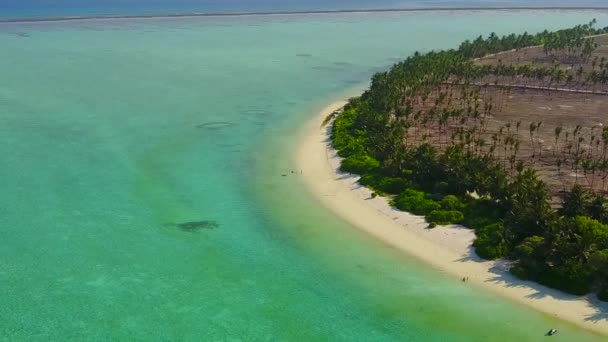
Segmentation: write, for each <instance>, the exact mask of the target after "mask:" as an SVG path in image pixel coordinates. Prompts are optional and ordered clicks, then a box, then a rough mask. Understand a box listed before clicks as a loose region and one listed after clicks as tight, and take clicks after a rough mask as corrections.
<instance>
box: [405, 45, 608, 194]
mask: <svg viewBox="0 0 608 342" xmlns="http://www.w3.org/2000/svg"><path fill="white" fill-rule="evenodd" d="M595 40H596V42H597V43H598V45H599V46H598V48H597V50H596V51H595V52H594V54H593V56H592V58H591V59H589V60H588V61H586V62H584V63H581V64H579V63H578V62H577V63H576V64H575V66H574V67H573V66H572V65H571V64H565V63H566V62H567V61H565V60H564V58H558V59H560V62H561V63H560V68H563V69H565V70H569V71H571V72H574V71H573V70H574V68H578V66H579V65H582V66H583V68H584V70H585V74H587V73H589V72H590V71H591V70H592V69H593V67H592V65H591V63H592V60H593V58H594V57H595V56H598V59H597V61H598V63H597V64H598V65H597V66H596V68H595V70H599V60H600V59H601V57H605V58H606V61H607V62H606V68H608V35H603V36H599V37H596V38H595ZM499 62H501V63H503V64H506V65H509V64H511V63H517V64H530V65H532V66H534V67H538V66H539V65H546V66H551V65H553V63H554V61H553V60H549V57H547V56H546V55H545V53H544V51H543V49H542V48H541V47H534V48H529V49H522V50H519V51H513V52H507V53H503V54H501V55H496V56H491V57H486V58H483V59H480V60H477V61H476V63H478V64H496V63H499ZM570 62H571V61H570ZM583 78H585V76H583ZM482 81H483V82H479V83H477V84H479V85H478V86H473V88H476V89H479V91H480V94H479V95H480V96H479V97H480V99H479V100H478V101H477V102H478V103H479V110H480V111H481V112H483V110H484V105H485V103H486V102H488V103H492V106H493V108H494V109H493V110H492V111H491V114H490V115H488V116H486V118H485V119H484V121H485V123H484V125H483V126H481V125H480V121H479V119H478V120H470V119H469V121H468V122H467V123H466V124H465V125H464V126H463V125H461V124H460V123H459V122H456V120H451V121H449V124H448V125H447V127H446V126H443V127H442V128H441V129H440V128H439V124H438V123H437V122H431V123H427V125H426V128H425V129H420V128H418V129H416V128H410V134H409V137H410V138H409V139H411V140H410V143H411V142H412V140H417V141H418V142H420V141H421V140H422V139H423V138H422V136H423V135H427V137H426V141H430V142H431V143H432V144H433V145H435V146H438V147H440V148H444V147H445V146H447V145H448V144H449V142H450V137H451V135H452V134H453V133H454V132H455V131H456V129H457V128H458V127H468V128H470V127H473V126H478V127H483V132H482V133H479V134H478V135H477V138H481V139H483V140H484V141H485V146H484V147H482V148H480V149H481V150H482V151H484V152H488V151H489V149H490V145H491V144H492V141H493V136H494V135H496V136H498V140H499V141H503V142H504V141H505V139H506V137H507V136H511V137H513V138H514V139H515V140H518V141H519V148H518V152H517V153H513V151H514V147H513V145H509V146H506V151H505V145H504V144H501V143H500V142H499V143H498V144H497V147H496V149H495V150H494V153H493V154H494V156H495V157H496V158H498V159H499V160H501V161H502V162H503V163H504V164H505V166H506V168H507V169H508V170H511V171H510V172H512V173H515V165H516V162H515V163H511V162H509V157H510V156H512V155H515V160H516V161H522V162H524V164H525V165H528V166H531V167H533V168H534V169H535V170H537V171H538V173H539V175H540V176H541V177H542V178H543V179H544V180H545V181H546V182H547V184H548V185H549V187H550V191H551V193H552V196H553V203H554V204H558V203H559V196H560V194H561V193H562V192H563V191H564V190H569V189H570V188H571V187H572V186H573V185H574V184H580V185H582V186H584V187H587V188H590V189H593V190H594V191H597V192H604V193H606V192H607V185H608V170H603V171H601V170H595V171H588V172H585V171H584V170H583V168H582V167H581V164H578V165H575V160H576V159H577V158H578V159H581V160H582V159H592V160H595V161H597V162H601V161H602V160H606V159H608V158H607V157H608V155H606V150H605V145H604V144H603V143H600V141H601V138H602V137H601V136H602V129H603V127H604V126H605V125H608V95H595V94H580V93H574V92H569V91H568V90H567V89H571V90H572V89H577V90H581V89H586V90H593V91H608V86H607V85H591V84H585V83H584V82H583V81H581V82H577V80H573V81H572V82H570V83H566V82H564V83H561V84H548V82H547V81H543V82H540V81H536V80H523V79H517V80H513V79H510V80H507V79H505V78H497V77H493V78H492V77H489V78H487V79H484V80H482ZM485 83H491V84H496V83H497V84H499V85H504V86H482V85H481V84H485ZM522 83H523V84H526V85H531V86H544V87H548V86H550V87H556V88H560V89H563V91H555V90H539V89H522V88H516V87H509V86H508V85H515V84H518V85H520V84H522ZM462 88H463V87H462V86H461V85H444V86H443V88H442V91H443V92H446V91H447V92H451V93H452V94H453V98H454V99H460V98H461V97H462ZM470 89H471V88H469V90H470ZM435 99H436V95H435V96H434V95H431V97H430V98H429V99H428V100H427V101H425V104H424V105H420V104H418V105H416V106H415V110H428V109H430V108H431V107H432V104H433V103H434V100H435ZM466 107H467V105H465V104H464V103H463V102H460V101H454V103H453V104H452V105H451V107H450V108H462V109H465V108H466ZM437 120H438V119H437ZM517 122H520V124H519V129H517V128H516V126H517ZM538 122H542V124H541V126H540V129H538V130H536V131H534V132H533V133H532V134H530V123H536V124H538ZM509 125H510V127H509ZM577 125H580V126H581V128H580V129H579V132H580V133H579V134H578V135H577V136H576V139H575V138H574V131H575V128H576V126H577ZM558 126H559V127H562V132H561V134H560V135H559V137H558V139H557V140H556V133H555V128H556V127H558ZM501 129H502V133H499V132H501ZM496 136H495V138H496ZM581 137H582V139H583V140H582V141H579V138H581ZM456 140H458V138H456ZM592 141H593V143H591V142H592ZM577 148H578V151H579V154H578V157H577V153H576V151H577ZM558 161H559V162H558ZM558 164H560V166H559V167H558Z"/></svg>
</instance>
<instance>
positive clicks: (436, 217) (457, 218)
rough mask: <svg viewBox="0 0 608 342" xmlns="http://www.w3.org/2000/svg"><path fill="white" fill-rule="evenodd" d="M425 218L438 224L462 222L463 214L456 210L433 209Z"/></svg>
mask: <svg viewBox="0 0 608 342" xmlns="http://www.w3.org/2000/svg"><path fill="white" fill-rule="evenodd" d="M426 220H427V221H428V222H430V223H434V224H436V225H439V226H443V225H448V224H453V223H462V221H463V220H464V214H463V213H462V212H461V211H458V210H433V211H431V212H430V213H429V214H428V215H427V216H426Z"/></svg>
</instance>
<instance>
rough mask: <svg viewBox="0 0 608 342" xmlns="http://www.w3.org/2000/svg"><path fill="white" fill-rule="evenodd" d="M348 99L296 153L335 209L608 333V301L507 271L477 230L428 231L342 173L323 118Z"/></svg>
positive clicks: (493, 286) (510, 293)
mask: <svg viewBox="0 0 608 342" xmlns="http://www.w3.org/2000/svg"><path fill="white" fill-rule="evenodd" d="M345 103H346V101H344V100H342V101H338V102H335V103H333V104H331V105H329V106H327V107H326V108H324V109H323V110H321V112H320V113H319V114H318V115H317V116H316V117H315V118H314V119H313V120H311V121H310V122H309V123H307V124H306V126H305V128H304V131H303V135H302V136H301V141H300V143H299V145H298V147H297V151H296V162H297V164H298V168H299V169H301V170H303V177H304V182H305V183H306V184H307V186H308V187H309V189H310V190H311V192H312V193H313V194H314V195H315V196H316V197H317V198H318V199H319V201H321V202H322V203H323V204H324V205H325V206H327V207H328V208H329V209H330V210H332V211H333V212H334V213H336V214H337V215H339V216H340V217H342V218H343V219H345V220H346V221H348V222H350V223H351V224H352V225H354V226H355V227H357V228H359V229H361V230H362V231H365V232H367V233H368V234H370V235H372V236H374V237H375V238H377V239H379V240H381V241H383V242H385V243H387V244H389V245H391V246H392V247H395V248H398V249H400V250H402V251H404V252H406V253H407V254H409V255H411V256H414V257H416V258H418V259H420V260H421V261H423V262H425V263H428V264H430V265H432V266H433V267H435V268H437V269H439V270H440V271H442V272H445V273H447V274H450V275H453V276H454V280H455V281H460V279H462V277H465V276H466V277H469V283H472V284H475V285H476V286H481V287H484V288H486V289H487V290H490V291H492V292H494V293H496V294H499V295H501V296H503V297H507V298H509V299H512V300H515V301H517V302H519V303H522V304H525V305H529V306H530V307H533V308H535V309H537V310H539V311H542V312H544V313H547V314H549V315H552V316H555V317H559V318H560V319H563V320H566V321H569V322H572V323H574V324H576V325H579V326H582V327H584V328H586V329H589V330H593V331H596V332H600V333H602V334H607V335H608V304H607V303H602V302H599V301H598V300H597V299H596V298H595V297H594V296H593V295H589V296H587V297H582V298H581V297H576V296H572V295H568V294H565V293H562V292H560V291H557V290H553V289H550V288H547V287H545V286H542V285H538V284H536V283H533V282H529V281H522V280H519V279H517V278H515V277H514V276H512V275H511V274H510V273H509V272H508V271H507V265H506V264H505V262H503V261H484V260H481V259H480V258H479V257H477V256H476V255H475V253H474V252H473V249H472V247H471V243H472V241H473V239H474V238H475V234H474V233H473V231H472V230H469V229H466V228H461V227H458V226H449V227H438V228H435V229H425V228H426V227H427V226H428V224H427V223H426V222H425V221H424V218H422V217H419V216H415V215H411V214H408V213H405V212H401V211H398V210H395V209H393V208H392V207H390V205H389V204H388V201H387V199H385V198H374V199H372V198H371V196H370V195H371V191H370V190H369V189H366V188H365V187H362V186H360V185H359V184H357V179H358V177H357V176H353V175H350V174H344V173H340V172H339V171H338V167H339V164H340V159H339V157H337V155H336V153H335V150H334V149H333V148H332V147H331V146H330V144H329V142H328V134H327V133H328V128H327V127H321V124H322V122H323V120H324V119H325V118H326V117H327V116H328V115H329V114H331V113H332V112H333V111H335V110H337V109H339V108H341V107H342V106H344V104H345Z"/></svg>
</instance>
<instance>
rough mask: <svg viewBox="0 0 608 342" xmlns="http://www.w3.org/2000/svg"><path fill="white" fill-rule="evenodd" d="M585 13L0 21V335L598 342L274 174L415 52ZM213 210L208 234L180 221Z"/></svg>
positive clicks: (586, 15)
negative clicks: (373, 232)
mask: <svg viewBox="0 0 608 342" xmlns="http://www.w3.org/2000/svg"><path fill="white" fill-rule="evenodd" d="M593 17H596V18H598V20H599V21H600V24H603V25H608V16H606V15H604V14H600V13H591V12H472V13H466V12H460V13H431V12H429V13H416V14H412V13H410V14H407V13H401V14H341V15H308V16H261V17H232V18H229V17H225V18H196V19H186V18H183V19H149V20H101V21H80V22H69V23H65V22H64V23H35V24H1V25H0V50H1V51H2V54H1V58H0V156H1V164H0V340H6V341H80V340H96V341H154V340H161V341H181V340H187V341H538V340H542V339H544V338H545V337H543V334H544V332H545V331H547V330H549V329H550V328H557V329H558V330H559V333H558V335H556V336H555V337H552V341H601V340H604V341H605V338H602V337H599V336H597V335H594V334H592V333H589V332H586V331H584V330H581V329H579V328H577V327H574V326H572V325H570V324H567V323H564V322H561V321H557V320H555V319H554V318H552V317H550V316H547V315H544V314H540V313H538V312H535V311H533V310H530V309H528V308H526V307H523V306H520V305H516V304H513V303H510V302H508V301H506V300H503V299H501V298H497V297H496V296H494V295H492V294H488V293H485V292H484V291H482V290H479V289H476V288H471V287H470V286H466V285H464V284H462V282H460V281H458V280H455V279H453V278H451V277H448V276H446V275H444V274H442V273H440V272H439V271H437V270H434V269H432V268H431V267H429V266H427V265H424V264H420V263H419V262H418V261H416V260H414V259H413V258H411V257H408V256H407V255H403V254H401V253H398V252H397V251H394V250H392V249H390V248H388V247H386V246H384V245H383V244H381V243H379V242H376V241H375V240H373V239H372V238H370V237H368V236H366V235H364V234H362V233H360V232H358V231H357V230H355V229H353V228H352V227H350V226H349V225H348V224H346V223H344V222H342V221H341V220H340V219H338V218H336V217H335V216H333V215H332V214H331V213H330V212H329V211H327V210H326V209H325V208H323V207H322V206H321V205H320V204H318V203H317V202H316V201H315V200H314V198H312V197H311V196H310V195H309V194H308V192H307V190H306V188H305V187H304V186H303V185H302V183H301V180H300V179H299V178H298V177H296V176H291V175H290V176H289V177H281V174H282V173H285V172H289V170H291V169H292V168H294V161H293V156H292V151H293V149H294V146H295V143H296V142H297V141H296V139H295V138H296V137H297V135H298V132H299V130H300V128H301V127H302V126H303V125H304V123H305V122H307V120H309V119H311V118H312V117H314V116H315V115H316V113H317V112H318V110H319V109H320V108H321V107H323V106H324V105H325V104H328V103H330V102H332V101H334V100H336V99H338V98H341V97H343V96H346V95H349V94H353V93H356V92H357V91H359V90H361V89H362V88H363V87H365V84H366V80H368V79H369V77H370V76H371V75H372V74H373V73H374V72H375V71H378V70H382V69H384V68H387V67H388V66H390V65H391V64H392V63H394V62H395V61H397V60H400V59H402V58H404V57H405V56H407V55H408V54H411V53H413V52H414V51H415V50H421V51H427V50H429V49H433V48H449V47H455V46H456V45H457V44H458V43H459V42H460V41H462V40H463V39H466V38H474V37H476V36H477V35H479V34H480V33H486V32H490V31H496V32H498V33H510V32H512V31H513V32H523V31H524V30H528V31H538V30H542V29H545V28H548V29H555V28H561V27H565V26H570V25H574V24H578V23H584V22H587V21H589V20H590V19H591V18H593ZM203 220H213V221H216V222H217V223H218V227H216V228H215V229H210V230H202V231H196V232H187V231H183V230H180V229H178V228H176V227H175V224H177V223H182V222H189V221H203ZM604 316H605V315H604ZM588 319H590V320H593V319H605V317H603V318H602V317H601V315H598V316H596V317H588Z"/></svg>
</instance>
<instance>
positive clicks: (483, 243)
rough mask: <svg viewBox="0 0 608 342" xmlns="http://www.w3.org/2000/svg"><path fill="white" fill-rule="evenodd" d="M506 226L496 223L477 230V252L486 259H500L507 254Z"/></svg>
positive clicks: (475, 243) (474, 243)
mask: <svg viewBox="0 0 608 342" xmlns="http://www.w3.org/2000/svg"><path fill="white" fill-rule="evenodd" d="M504 235H505V234H504V226H503V225H502V224H501V223H494V224H490V225H487V226H485V227H483V228H482V229H481V230H479V231H478V232H477V239H475V242H473V246H474V247H475V252H476V253H477V255H479V256H480V257H482V258H484V259H488V260H493V259H498V258H501V257H503V256H505V255H506V254H507V245H506V243H505V240H504Z"/></svg>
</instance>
